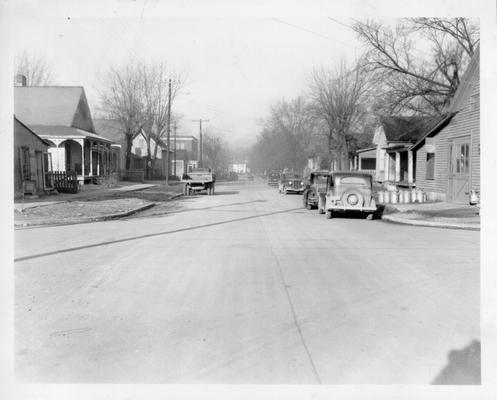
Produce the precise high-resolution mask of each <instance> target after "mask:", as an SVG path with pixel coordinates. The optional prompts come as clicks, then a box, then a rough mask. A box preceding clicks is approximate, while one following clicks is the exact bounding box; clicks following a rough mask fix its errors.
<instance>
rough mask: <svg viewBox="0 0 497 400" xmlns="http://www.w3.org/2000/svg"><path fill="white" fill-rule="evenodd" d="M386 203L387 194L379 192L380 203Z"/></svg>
mask: <svg viewBox="0 0 497 400" xmlns="http://www.w3.org/2000/svg"><path fill="white" fill-rule="evenodd" d="M384 202H385V194H384V193H383V191H382V190H380V191H379V192H378V203H380V204H383V203H384Z"/></svg>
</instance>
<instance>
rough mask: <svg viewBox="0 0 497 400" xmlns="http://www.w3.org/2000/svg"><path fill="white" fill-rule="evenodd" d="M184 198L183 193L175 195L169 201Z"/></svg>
mask: <svg viewBox="0 0 497 400" xmlns="http://www.w3.org/2000/svg"><path fill="white" fill-rule="evenodd" d="M182 196H184V194H183V193H177V194H173V195H172V196H171V197H169V198H168V199H167V201H171V200H174V199H177V198H179V197H182Z"/></svg>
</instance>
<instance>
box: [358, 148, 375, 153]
mask: <svg viewBox="0 0 497 400" xmlns="http://www.w3.org/2000/svg"><path fill="white" fill-rule="evenodd" d="M371 150H376V146H370V147H363V148H362V149H357V150H356V151H355V152H356V154H357V153H364V152H366V151H371Z"/></svg>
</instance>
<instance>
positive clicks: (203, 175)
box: [181, 168, 216, 196]
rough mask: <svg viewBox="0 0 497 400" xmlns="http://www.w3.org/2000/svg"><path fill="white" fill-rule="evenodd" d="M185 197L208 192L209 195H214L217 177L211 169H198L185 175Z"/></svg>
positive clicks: (183, 180)
mask: <svg viewBox="0 0 497 400" xmlns="http://www.w3.org/2000/svg"><path fill="white" fill-rule="evenodd" d="M181 181H182V182H183V183H184V195H185V196H189V195H191V194H193V193H198V192H202V191H206V192H207V194H208V195H213V194H214V186H215V183H216V175H214V174H213V173H212V171H211V169H210V168H197V169H194V170H193V171H191V172H188V173H187V174H184V175H183V179H181Z"/></svg>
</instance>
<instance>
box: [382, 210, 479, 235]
mask: <svg viewBox="0 0 497 400" xmlns="http://www.w3.org/2000/svg"><path fill="white" fill-rule="evenodd" d="M395 214H402V213H392V214H388V215H383V216H382V217H381V220H382V221H388V222H393V223H396V224H403V225H412V226H425V227H429V228H445V229H463V230H468V231H479V230H480V225H477V226H472V225H467V224H451V223H445V222H434V221H419V220H412V219H406V218H399V217H396V216H395Z"/></svg>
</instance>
